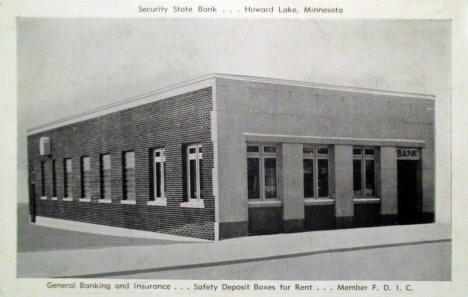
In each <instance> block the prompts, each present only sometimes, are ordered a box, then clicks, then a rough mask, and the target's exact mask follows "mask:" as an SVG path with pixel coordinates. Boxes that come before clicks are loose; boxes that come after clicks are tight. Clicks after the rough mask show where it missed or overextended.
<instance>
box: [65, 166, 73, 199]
mask: <svg viewBox="0 0 468 297" xmlns="http://www.w3.org/2000/svg"><path fill="white" fill-rule="evenodd" d="M71 181H72V159H64V160H63V193H64V194H63V195H64V198H72V191H71Z"/></svg>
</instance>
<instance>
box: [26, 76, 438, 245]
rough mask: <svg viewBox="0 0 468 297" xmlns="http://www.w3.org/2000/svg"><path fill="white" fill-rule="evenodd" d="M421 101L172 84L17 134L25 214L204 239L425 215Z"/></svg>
mask: <svg viewBox="0 0 468 297" xmlns="http://www.w3.org/2000/svg"><path fill="white" fill-rule="evenodd" d="M434 103H435V98H434V96H431V95H425V94H414V93H404V92H395V91H384V90H374V89H364V88H354V87H343V86H333V85H324V84H315V83H307V82H299V81H289V80H282V79H272V78H260V77H250V76H240V75H228V74H211V75H206V76H203V77H199V78H196V79H192V80H189V81H185V82H182V83H179V84H176V85H173V86H169V87H167V88H163V89H160V90H157V91H154V92H152V93H148V94H144V95H141V96H137V97H133V98H131V99H127V100H123V101H118V102H116V103H113V104H111V105H108V106H104V107H101V108H97V109H94V110H90V111H88V112H84V113H81V114H78V115H76V116H71V117H68V118H65V119H62V120H57V121H54V122H51V123H48V124H44V125H41V126H38V127H35V128H32V129H30V130H28V167H29V186H30V191H29V205H30V214H31V221H32V222H33V223H36V224H42V225H52V226H54V227H62V228H67V229H70V228H72V229H73V230H82V231H85V232H93V231H94V230H97V229H99V230H101V231H102V232H107V231H106V230H108V231H109V232H111V231H112V230H124V231H125V230H126V231H128V234H129V235H131V234H137V233H138V234H146V235H152V234H154V235H156V234H166V235H175V236H182V237H186V238H188V237H191V238H198V239H206V240H222V239H226V238H232V237H240V236H251V235H258V234H273V233H288V232H310V231H314V230H326V229H340V228H360V227H368V226H384V225H395V224H418V223H429V222H434V205H435V201H434V200H435V197H434Z"/></svg>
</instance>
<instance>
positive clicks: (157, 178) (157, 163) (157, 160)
mask: <svg viewBox="0 0 468 297" xmlns="http://www.w3.org/2000/svg"><path fill="white" fill-rule="evenodd" d="M153 162H154V163H153V192H154V193H153V199H152V200H155V199H163V198H165V197H166V190H165V189H166V165H165V162H166V159H165V156H164V150H163V149H157V150H154V152H153Z"/></svg>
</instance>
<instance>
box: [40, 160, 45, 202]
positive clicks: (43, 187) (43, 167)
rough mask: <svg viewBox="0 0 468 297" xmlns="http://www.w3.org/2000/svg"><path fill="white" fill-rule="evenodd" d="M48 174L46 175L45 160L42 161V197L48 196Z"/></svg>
mask: <svg viewBox="0 0 468 297" xmlns="http://www.w3.org/2000/svg"><path fill="white" fill-rule="evenodd" d="M45 180H46V176H45V161H41V198H44V197H46V190H45V185H46V182H45Z"/></svg>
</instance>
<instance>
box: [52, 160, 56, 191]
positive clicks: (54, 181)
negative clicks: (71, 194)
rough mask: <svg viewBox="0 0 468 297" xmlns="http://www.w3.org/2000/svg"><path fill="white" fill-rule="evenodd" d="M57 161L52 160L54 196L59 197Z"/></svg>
mask: <svg viewBox="0 0 468 297" xmlns="http://www.w3.org/2000/svg"><path fill="white" fill-rule="evenodd" d="M56 166H57V164H56V162H55V160H52V197H57V172H56Z"/></svg>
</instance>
